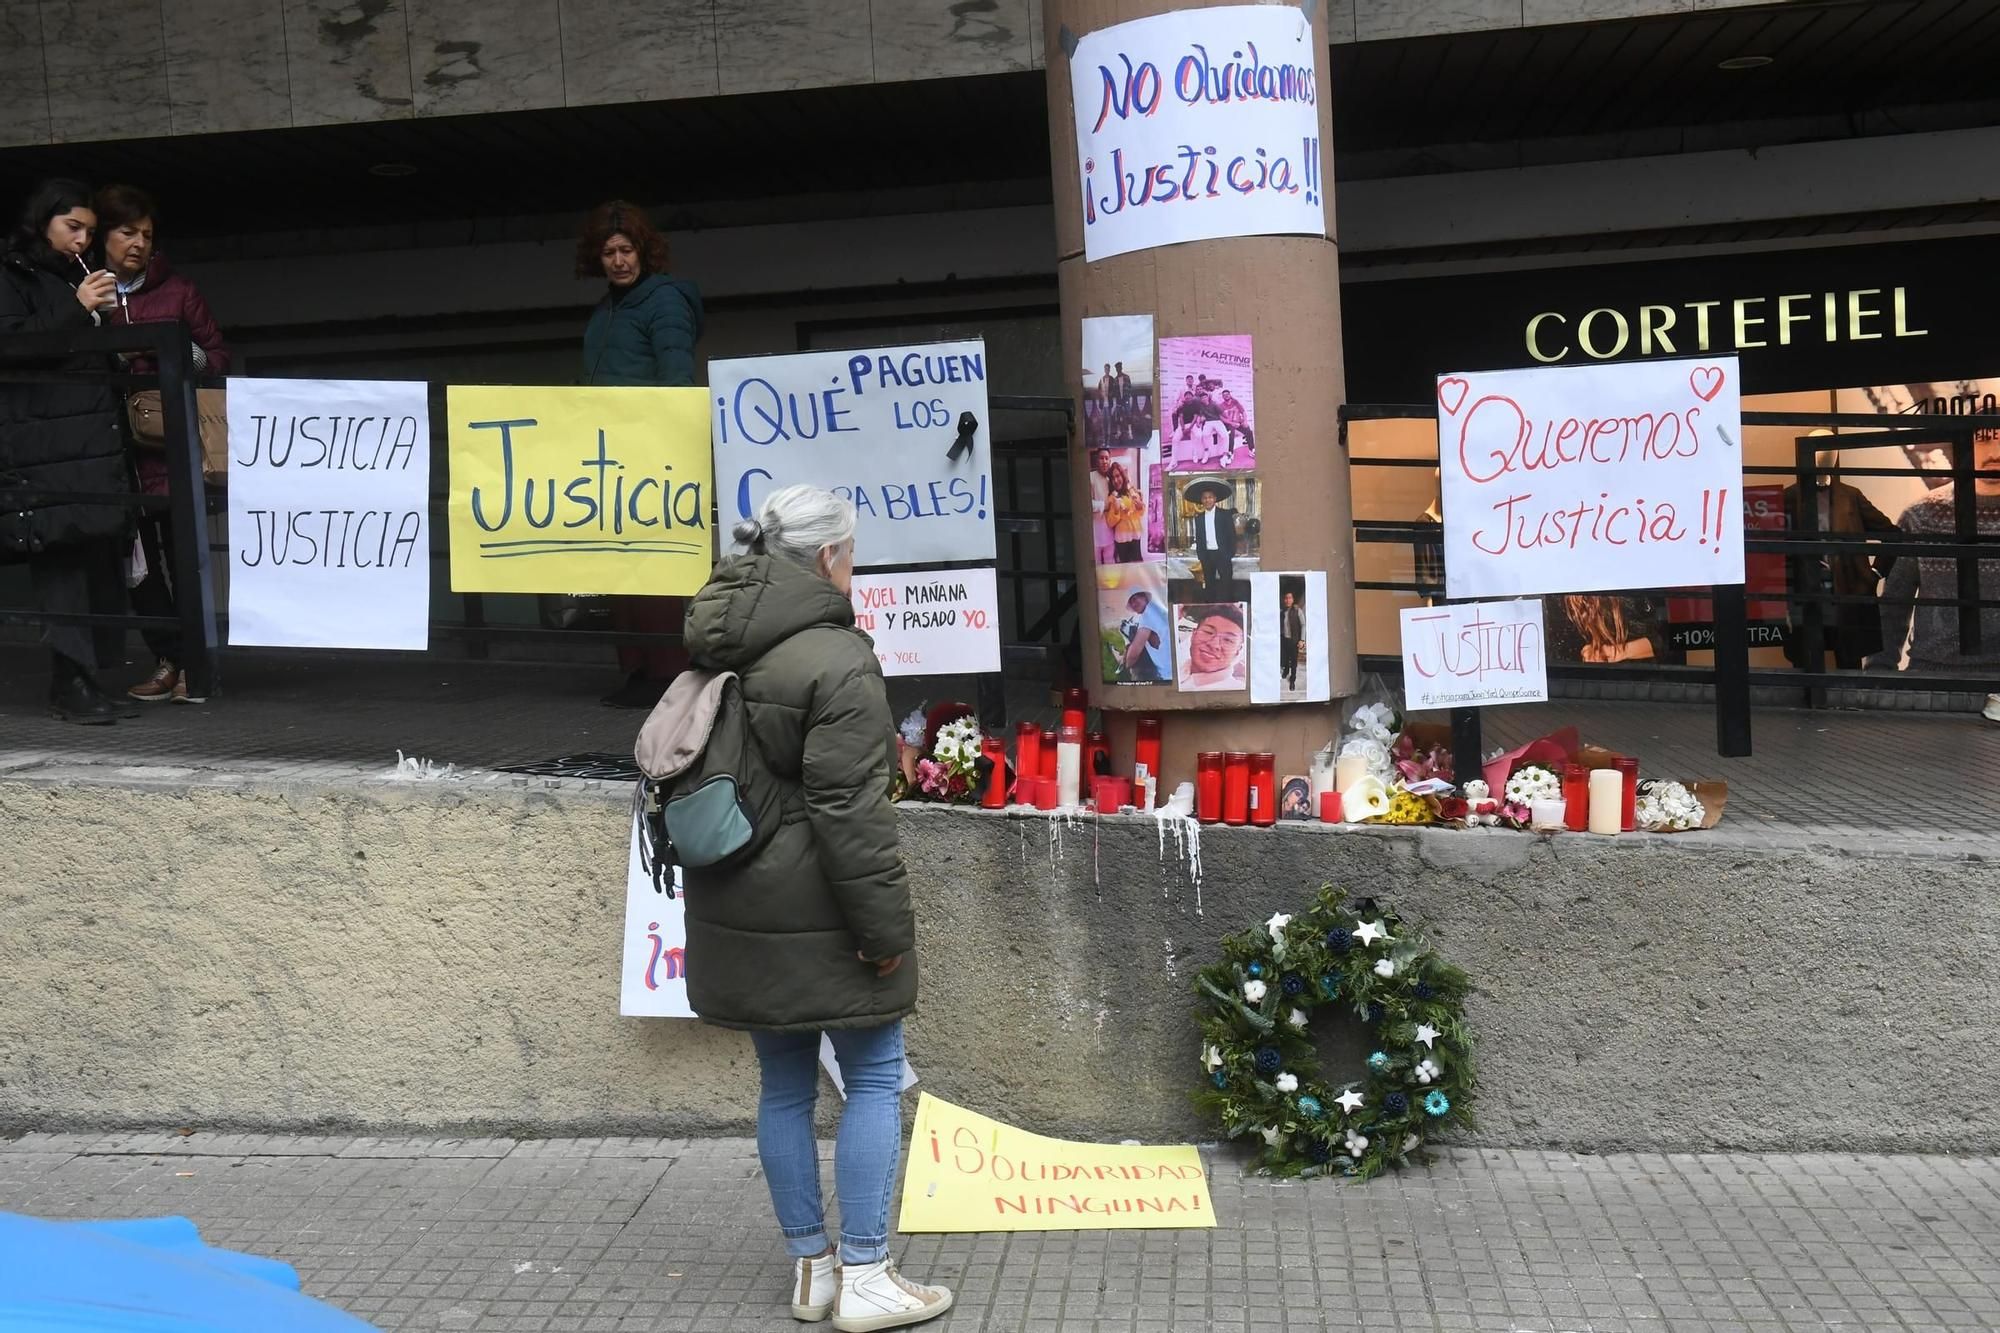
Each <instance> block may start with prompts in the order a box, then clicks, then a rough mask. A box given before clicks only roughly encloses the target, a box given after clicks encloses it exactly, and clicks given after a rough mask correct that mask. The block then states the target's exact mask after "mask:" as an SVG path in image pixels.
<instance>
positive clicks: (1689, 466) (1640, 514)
mask: <svg viewBox="0 0 2000 1333" xmlns="http://www.w3.org/2000/svg"><path fill="white" fill-rule="evenodd" d="M1437 399H1438V442H1439V463H1440V469H1441V482H1442V487H1443V496H1444V548H1445V550H1444V554H1445V586H1446V588H1447V590H1448V591H1449V593H1450V595H1451V596H1452V597H1454V598H1488V597H1519V596H1524V595H1529V594H1534V593H1560V592H1577V593H1582V592H1595V591H1608V590H1614V589H1621V588H1674V587H1694V586H1703V585H1710V584H1730V583H1741V582H1743V450H1742V438H1743V426H1742V411H1741V399H1740V395H1739V391H1738V384H1737V365H1736V360H1735V358H1734V357H1720V358H1716V359H1714V360H1695V361H1643V362H1632V363H1628V364H1622V365H1605V366H1590V367H1576V368H1567V367H1554V368H1548V369H1538V370H1506V371H1487V372H1481V373H1468V374H1461V375H1441V376H1439V377H1438V381H1437Z"/></svg>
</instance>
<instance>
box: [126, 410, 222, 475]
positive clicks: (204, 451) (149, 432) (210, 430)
mask: <svg viewBox="0 0 2000 1333" xmlns="http://www.w3.org/2000/svg"><path fill="white" fill-rule="evenodd" d="M194 396H195V416H196V423H197V425H198V426H199V428H200V433H201V471H202V475H203V476H206V477H208V478H210V479H211V480H213V479H215V478H219V477H223V476H226V475H228V472H229V399H228V391H227V390H225V389H196V390H195V391H194ZM125 416H126V419H127V420H128V421H129V422H130V423H131V426H132V442H133V444H135V445H137V446H138V447H139V448H141V449H153V450H163V449H165V448H166V447H167V418H166V412H165V410H164V409H163V408H162V407H161V404H160V391H159V390H158V389H135V390H133V391H132V392H131V393H130V394H128V395H126V398H125Z"/></svg>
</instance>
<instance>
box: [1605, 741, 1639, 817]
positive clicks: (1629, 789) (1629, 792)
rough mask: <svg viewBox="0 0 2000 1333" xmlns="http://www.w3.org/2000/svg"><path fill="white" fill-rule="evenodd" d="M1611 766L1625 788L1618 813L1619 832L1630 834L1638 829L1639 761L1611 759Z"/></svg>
mask: <svg viewBox="0 0 2000 1333" xmlns="http://www.w3.org/2000/svg"><path fill="white" fill-rule="evenodd" d="M1611 766H1612V767H1613V768H1615V769H1617V770H1618V776H1619V778H1620V779H1622V780H1623V783H1624V787H1625V792H1624V798H1625V803H1624V805H1623V806H1622V807H1621V808H1620V809H1619V812H1618V827H1619V830H1620V831H1621V832H1625V833H1630V832H1632V831H1633V830H1635V829H1637V828H1638V827H1639V761H1638V760H1637V759H1613V760H1612V761H1611Z"/></svg>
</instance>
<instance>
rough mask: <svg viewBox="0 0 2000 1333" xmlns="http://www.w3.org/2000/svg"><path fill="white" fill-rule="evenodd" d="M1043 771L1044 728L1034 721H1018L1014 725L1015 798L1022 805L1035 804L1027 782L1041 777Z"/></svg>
mask: <svg viewBox="0 0 2000 1333" xmlns="http://www.w3.org/2000/svg"><path fill="white" fill-rule="evenodd" d="M1041 773H1042V729H1041V727H1039V726H1037V725H1036V724H1035V723H1033V722H1017V723H1015V725H1014V782H1015V784H1016V789H1015V792H1014V798H1015V799H1016V800H1018V801H1019V802H1020V803H1021V804H1022V805H1033V804H1034V802H1033V801H1032V800H1030V799H1029V792H1028V789H1027V783H1028V779H1029V778H1035V777H1040V776H1041Z"/></svg>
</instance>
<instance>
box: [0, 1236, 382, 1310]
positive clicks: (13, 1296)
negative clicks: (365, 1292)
mask: <svg viewBox="0 0 2000 1333" xmlns="http://www.w3.org/2000/svg"><path fill="white" fill-rule="evenodd" d="M373 1328H374V1326H373V1325H372V1324H364V1323H362V1322H361V1321H360V1320H359V1319H356V1318H354V1317H353V1316H351V1315H345V1314H342V1313H341V1312H340V1311H338V1310H336V1309H334V1308H333V1307H332V1306H330V1305H322V1304H320V1303H319V1302H318V1301H316V1300H313V1299H312V1298H311V1297H309V1296H302V1295H300V1294H299V1275H298V1273H297V1272H296V1271H295V1270H294V1269H293V1268H292V1266H291V1265H290V1264H284V1263H279V1262H278V1261H277V1260H276V1259H261V1258H259V1257H257V1256H256V1255H254V1254H240V1253H238V1252H236V1251H235V1250H218V1249H216V1248H214V1247H213V1246H209V1245H204V1244H203V1243H202V1239H201V1233H200V1232H198V1231H197V1230H196V1229H195V1225H194V1223H192V1222H190V1221H188V1220H187V1219H186V1218H184V1217H155V1218H146V1219H144V1220H139V1221H130V1222H44V1221H41V1220H39V1219H37V1218H32V1217H22V1216H20V1215H19V1214H17V1213H0V1333H271V1331H272V1330H277V1329H283V1330H286V1331H287V1333H372V1330H373Z"/></svg>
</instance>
